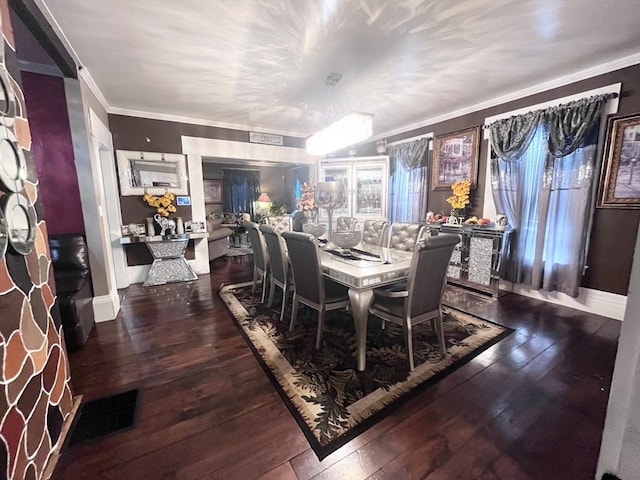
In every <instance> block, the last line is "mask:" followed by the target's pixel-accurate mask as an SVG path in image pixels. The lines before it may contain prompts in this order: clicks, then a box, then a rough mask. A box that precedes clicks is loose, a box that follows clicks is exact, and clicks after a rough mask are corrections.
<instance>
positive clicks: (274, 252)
mask: <svg viewBox="0 0 640 480" xmlns="http://www.w3.org/2000/svg"><path fill="white" fill-rule="evenodd" d="M260 233H262V236H263V237H264V240H265V242H266V244H267V252H268V254H269V262H270V266H271V274H272V275H273V278H275V279H276V280H277V281H278V282H280V283H281V284H285V283H287V282H288V281H289V279H288V278H287V256H286V254H285V253H284V250H285V249H284V245H283V242H284V241H283V240H282V238H281V237H280V232H278V231H277V230H276V229H275V228H274V227H272V226H271V225H260Z"/></svg>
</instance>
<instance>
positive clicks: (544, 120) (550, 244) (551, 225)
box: [490, 95, 612, 297]
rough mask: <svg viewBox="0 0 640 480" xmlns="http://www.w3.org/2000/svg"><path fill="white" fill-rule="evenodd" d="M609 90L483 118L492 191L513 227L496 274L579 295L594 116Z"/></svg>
mask: <svg viewBox="0 0 640 480" xmlns="http://www.w3.org/2000/svg"><path fill="white" fill-rule="evenodd" d="M611 97H612V96H611V95H599V96H596V97H591V98H585V99H581V100H578V101H575V102H571V103H567V104H566V105H560V106H558V107H553V108H549V109H546V110H541V111H538V112H530V113H527V114H525V115H521V116H518V117H511V118H508V119H504V120H499V121H497V122H494V123H493V124H491V125H490V143H491V148H492V152H493V154H494V157H493V158H492V161H491V178H492V188H493V196H494V200H495V203H496V206H497V207H498V209H500V210H502V211H504V213H505V215H507V218H508V219H509V223H510V225H511V226H512V227H513V228H514V229H515V232H514V234H513V235H512V245H511V251H510V252H509V253H510V254H509V255H508V257H507V260H506V261H505V263H504V264H503V267H504V269H503V274H502V276H503V278H505V279H507V280H510V281H512V282H517V283H525V284H528V285H530V286H531V287H533V288H534V289H538V290H540V289H542V290H547V291H559V292H562V293H566V294H567V295H570V296H572V297H577V296H578V293H579V288H580V283H581V280H582V275H583V273H584V268H585V261H586V249H587V244H588V237H589V226H590V223H591V217H592V215H593V207H594V200H593V191H594V188H593V186H594V167H595V164H596V161H595V156H596V149H597V135H598V130H599V129H598V127H599V120H600V118H601V116H602V111H603V108H604V106H605V104H606V102H607V100H608V99H609V98H611Z"/></svg>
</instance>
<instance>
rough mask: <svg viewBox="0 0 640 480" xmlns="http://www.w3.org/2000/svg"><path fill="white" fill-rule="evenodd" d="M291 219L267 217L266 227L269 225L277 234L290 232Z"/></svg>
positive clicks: (291, 227)
mask: <svg viewBox="0 0 640 480" xmlns="http://www.w3.org/2000/svg"><path fill="white" fill-rule="evenodd" d="M292 220H293V219H292V217H267V225H271V226H272V227H273V228H275V229H276V230H277V231H278V232H280V233H282V232H292V231H293V221H292Z"/></svg>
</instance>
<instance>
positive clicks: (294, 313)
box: [289, 291, 298, 331]
mask: <svg viewBox="0 0 640 480" xmlns="http://www.w3.org/2000/svg"><path fill="white" fill-rule="evenodd" d="M297 315H298V295H296V292H295V291H294V292H293V303H292V304H291V322H290V323H289V331H291V330H293V327H295V325H296V316H297Z"/></svg>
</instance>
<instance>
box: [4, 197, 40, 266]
mask: <svg viewBox="0 0 640 480" xmlns="http://www.w3.org/2000/svg"><path fill="white" fill-rule="evenodd" d="M2 211H3V212H4V217H5V221H6V222H7V236H8V239H9V245H10V246H11V248H12V249H13V250H14V251H15V252H16V253H19V254H20V255H28V254H29V253H31V250H33V245H34V243H35V240H36V228H38V227H37V224H36V211H35V210H34V209H33V207H32V206H31V204H30V203H29V200H27V197H25V196H24V195H22V194H21V193H10V194H8V195H5V196H4V197H2Z"/></svg>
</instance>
